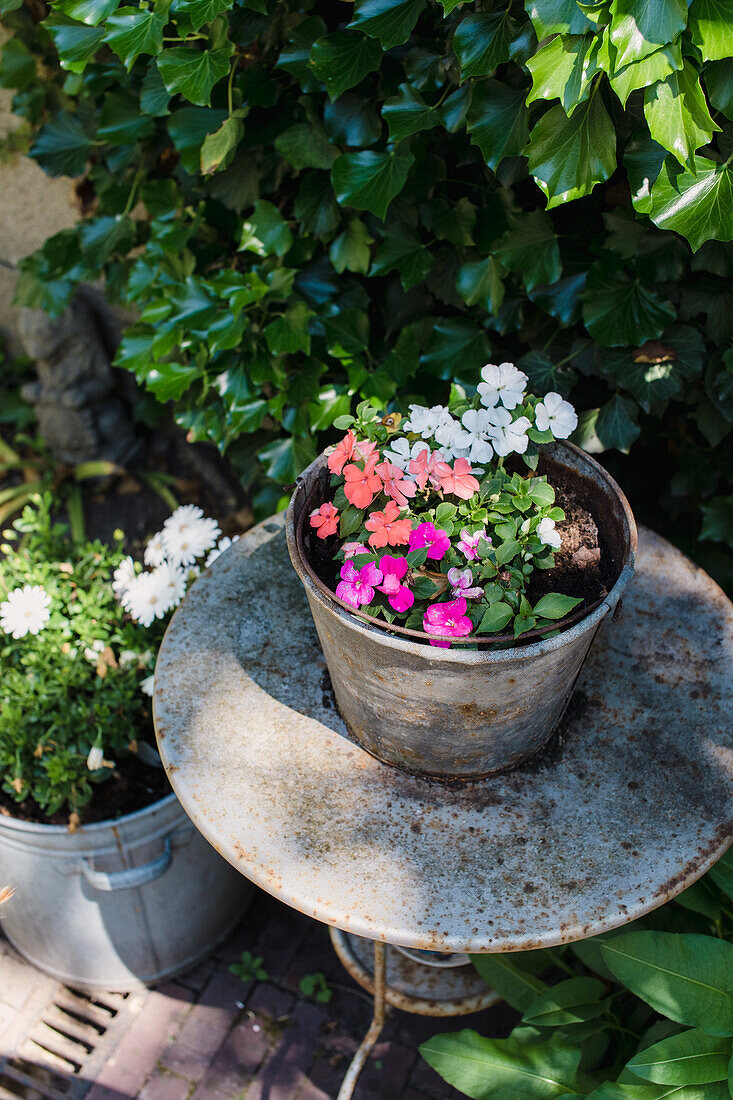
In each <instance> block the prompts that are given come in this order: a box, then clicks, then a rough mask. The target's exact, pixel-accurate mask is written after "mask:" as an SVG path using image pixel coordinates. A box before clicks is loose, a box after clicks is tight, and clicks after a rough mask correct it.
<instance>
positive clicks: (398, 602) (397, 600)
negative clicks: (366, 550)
mask: <svg viewBox="0 0 733 1100" xmlns="http://www.w3.org/2000/svg"><path fill="white" fill-rule="evenodd" d="M379 567H380V569H381V570H382V579H383V583H382V584H381V585H380V586H379V591H380V592H384V594H385V596H386V597H387V600H388V601H389V605H390V607H392V608H393V609H394V610H395V611H407V610H409V608H411V607H412V605H413V604H414V602H415V597H414V596H413V594H412V592H411V591H410V589H409V588H408V587H407V585H406V584H402V578H403V577H404V575H405V573H406V572H407V570H408V568H409V566H408V564H407V558H392V557H390V556H389V554H385V555H384V557H383V558H381V559H380V562H379Z"/></svg>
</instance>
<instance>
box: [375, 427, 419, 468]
mask: <svg viewBox="0 0 733 1100" xmlns="http://www.w3.org/2000/svg"><path fill="white" fill-rule="evenodd" d="M429 450H430V446H429V444H427V443H426V442H425V440H424V439H418V441H417V442H416V443H412V444H410V441H409V439H405V437H404V436H403V435H401V436H400V437H399V438H398V439H393V440H392V445H391V446H390V447H387V448H386V450H385V451H384V452H383V454H384V457H385V458H387V459H389V461H390V462H391V463H393V465H395V466H399V468H400V469H401V470H407V468H408V466H409V465H410V463H411V462H412V460H413V458H417V456H418V455H419V454H420V452H421V451H429Z"/></svg>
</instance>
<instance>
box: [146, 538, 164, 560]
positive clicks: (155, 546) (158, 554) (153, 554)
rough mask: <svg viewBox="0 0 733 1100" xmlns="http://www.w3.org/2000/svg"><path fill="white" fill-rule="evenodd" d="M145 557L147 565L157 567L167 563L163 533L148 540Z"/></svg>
mask: <svg viewBox="0 0 733 1100" xmlns="http://www.w3.org/2000/svg"><path fill="white" fill-rule="evenodd" d="M144 557H145V564H146V565H153V566H155V565H162V564H163V562H164V561H165V546H164V545H163V532H162V531H158V532H157V533H156V534H155V535H153V536H152V538H149V539H148V544H147V546H146V547H145V555H144Z"/></svg>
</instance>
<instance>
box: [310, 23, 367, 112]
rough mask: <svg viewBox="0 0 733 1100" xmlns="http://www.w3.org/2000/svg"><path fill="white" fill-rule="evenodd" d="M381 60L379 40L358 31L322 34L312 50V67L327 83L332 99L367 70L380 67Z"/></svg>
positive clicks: (351, 86)
mask: <svg viewBox="0 0 733 1100" xmlns="http://www.w3.org/2000/svg"><path fill="white" fill-rule="evenodd" d="M381 61H382V50H381V47H380V45H379V43H378V42H375V41H374V39H373V38H366V37H365V36H364V35H363V34H360V33H359V32H358V31H336V32H335V33H334V34H329V35H326V37H325V38H319V39H318V40H317V41H316V42H314V43H313V46H312V48H311V52H310V65H311V69H312V70H313V73H314V75H315V76H316V78H317V79H318V80H320V81H321V82H322V83H323V84H325V85H326V91H327V92H328V96H329V99H331V100H334V99H338V98H339V96H340V95H342V94H343V93H344V92H346V91H348V89H349V88H353V87H354V85H356V84H359V82H360V81H362V80H363V79H364V77H365V76H366V75H367V73H371V72H374V70H375V69H378V68H379V66H380V64H381Z"/></svg>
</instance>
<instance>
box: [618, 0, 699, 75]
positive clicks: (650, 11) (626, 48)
mask: <svg viewBox="0 0 733 1100" xmlns="http://www.w3.org/2000/svg"><path fill="white" fill-rule="evenodd" d="M686 26H687V0H665V2H664V3H663V4H650V3H648V0H613V2H612V3H611V25H610V40H611V45H612V46H613V48H614V49H615V51H616V57H615V59H614V68H615V69H619V68H621V66H622V65H628V64H630V63H631V62H632V61H641V59H642V58H644V57H648V56H649V54H650V53H654V51H655V50H657V49H659V47H660V46H666V45H668V44H669V43H670V42H674V40H675V38H676V37H677V35H678V34H680V33H681V31H683V30H684V29H685V27H686Z"/></svg>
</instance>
